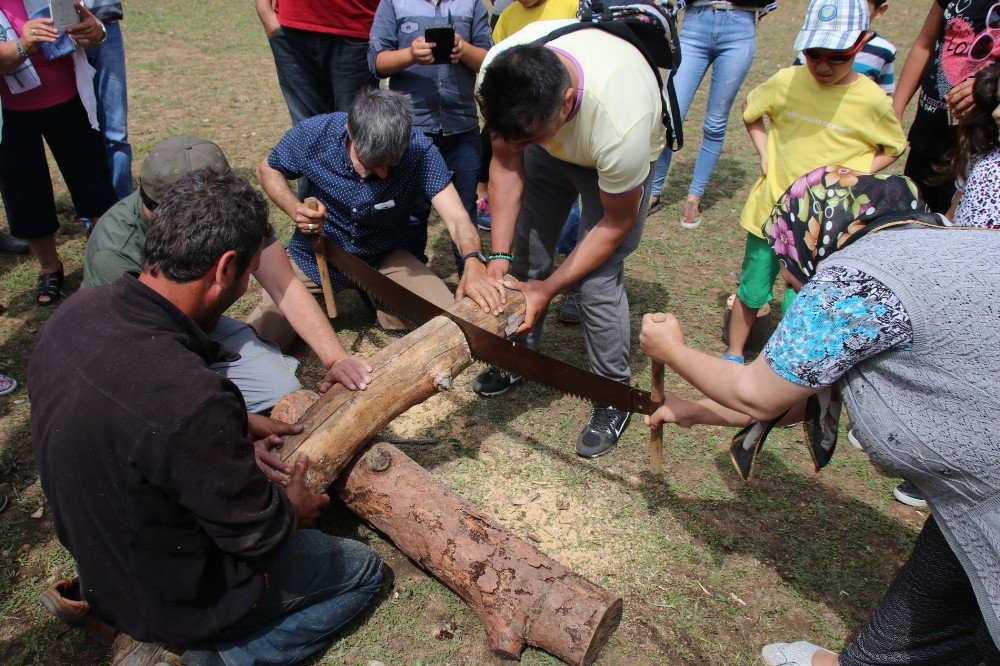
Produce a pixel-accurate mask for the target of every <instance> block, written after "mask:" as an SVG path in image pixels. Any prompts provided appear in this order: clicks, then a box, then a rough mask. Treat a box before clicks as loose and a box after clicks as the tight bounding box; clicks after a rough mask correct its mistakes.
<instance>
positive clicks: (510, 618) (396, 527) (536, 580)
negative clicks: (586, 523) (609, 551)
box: [334, 443, 622, 664]
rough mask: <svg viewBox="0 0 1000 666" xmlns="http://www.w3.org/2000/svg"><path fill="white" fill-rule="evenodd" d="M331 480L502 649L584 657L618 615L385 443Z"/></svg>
mask: <svg viewBox="0 0 1000 666" xmlns="http://www.w3.org/2000/svg"><path fill="white" fill-rule="evenodd" d="M334 488H335V490H336V492H337V494H338V495H339V496H340V498H341V499H342V500H343V501H344V503H345V504H346V505H347V507H348V508H350V509H351V510H352V511H354V512H355V513H357V514H358V515H359V516H361V517H362V518H364V520H365V521H366V522H367V523H368V524H369V525H371V526H372V527H374V528H376V529H377V530H379V531H380V532H382V533H383V534H385V535H386V536H388V537H389V538H390V539H391V540H392V542H393V543H394V544H395V545H396V547H397V548H399V549H400V550H401V551H403V552H404V553H406V555H407V556H409V557H410V559H412V560H414V561H416V562H417V563H419V564H420V566H421V567H423V568H424V569H425V570H427V571H429V572H430V573H432V574H434V575H435V576H436V577H437V578H438V579H440V580H441V581H442V582H443V583H444V584H445V585H447V586H448V587H449V588H450V589H452V590H453V591H454V592H455V593H456V594H458V595H459V596H460V597H462V599H464V600H465V602H466V603H468V604H469V606H471V607H472V609H473V611H475V613H476V614H477V615H478V616H479V618H480V619H481V620H482V622H483V625H485V627H486V634H487V638H488V641H489V646H490V648H491V649H492V650H495V651H496V652H498V653H500V654H501V655H503V656H506V657H512V658H517V657H518V656H519V655H520V654H521V652H522V650H523V649H524V647H525V645H526V644H527V645H533V646H535V647H537V648H540V649H542V650H545V651H546V652H548V653H549V654H551V655H553V656H555V657H558V658H559V659H562V660H563V661H565V662H566V663H568V664H590V663H591V662H593V661H594V659H596V657H597V655H598V653H599V652H600V651H601V648H603V647H604V645H605V644H606V643H607V642H608V639H609V638H610V637H611V634H612V633H614V631H615V629H617V628H618V624H619V622H621V617H622V599H621V597H619V596H617V595H614V594H612V593H611V592H609V591H607V590H605V589H604V588H602V587H600V586H599V585H597V584H595V583H592V582H591V581H589V580H587V579H586V578H584V577H583V576H580V575H579V574H576V573H574V572H573V571H571V570H569V569H568V568H566V567H565V566H563V565H562V564H559V563H558V562H556V561H555V560H553V559H552V558H550V557H548V556H546V555H544V554H543V553H542V552H540V551H539V550H538V549H537V548H535V547H534V546H532V545H531V544H529V543H527V542H526V541H523V540H521V539H519V538H518V537H517V536H515V535H514V534H513V533H512V532H510V531H509V530H508V529H506V528H505V527H503V526H501V525H499V524H497V523H496V522H495V521H494V520H493V519H492V518H490V517H489V516H487V515H486V514H484V513H483V512H481V511H479V510H477V509H476V508H475V507H473V506H472V505H471V504H470V503H469V502H468V501H467V500H466V499H464V498H462V497H461V496H459V495H457V494H455V493H453V492H452V491H450V490H448V489H447V488H445V487H444V486H443V485H442V484H441V483H439V482H438V481H436V480H435V479H434V478H433V477H431V475H430V474H429V473H428V472H427V471H426V470H424V469H423V468H422V467H420V466H419V465H418V464H417V463H416V462H414V461H413V460H411V459H410V458H409V457H407V456H406V455H405V454H404V453H403V452H402V451H400V450H399V449H397V448H395V447H394V446H392V445H390V444H385V443H377V444H374V445H372V446H371V448H369V449H368V450H367V451H366V452H365V453H364V454H363V455H361V456H359V457H358V458H357V459H356V460H355V461H354V462H353V463H352V464H351V465H350V466H349V467H348V468H347V469H346V470H345V474H343V475H341V477H340V478H339V479H338V480H337V482H336V483H335V484H334Z"/></svg>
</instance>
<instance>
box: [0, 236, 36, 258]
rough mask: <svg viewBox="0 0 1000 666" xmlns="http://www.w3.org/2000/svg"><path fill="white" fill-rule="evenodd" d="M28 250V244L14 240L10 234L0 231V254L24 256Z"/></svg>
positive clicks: (18, 239) (17, 239)
mask: <svg viewBox="0 0 1000 666" xmlns="http://www.w3.org/2000/svg"><path fill="white" fill-rule="evenodd" d="M29 249H31V248H29V247H28V244H27V243H25V242H24V241H23V240H21V239H20V238H14V237H13V236H11V235H10V234H5V233H4V232H2V231H0V252H6V253H8V254H25V253H26V252H27V251H28V250H29Z"/></svg>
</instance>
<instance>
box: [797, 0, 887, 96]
mask: <svg viewBox="0 0 1000 666" xmlns="http://www.w3.org/2000/svg"><path fill="white" fill-rule="evenodd" d="M867 3H868V15H869V17H870V19H871V20H870V23H871V25H874V23H875V19H878V18H882V16H884V15H885V13H886V11H888V9H889V3H888V1H887V0H867ZM805 58H806V57H805V54H803V53H799V55H798V56H797V57H796V58H795V62H794V63H792V64H795V65H804V64H805V63H806V59H805ZM854 69H855V71H857V72H858V74H861V75H863V76H867V77H868V78H869V79H871V80H872V81H874V82H875V83H877V84H878V85H879V87H880V88H881V89H882V90H884V91H885V93H886V94H887V95H891V94H892V93H893V92H894V91H895V90H896V47H895V45H893V43H892V42H890V41H889V40H888V39H886V38H885V37H883V36H882V35H880V34H879V33H877V32H875V30H872V31H871V37H870V38H869V39H868V40H867V41H866V42H865V44H864V46H862V47H861V50H860V51H859V52H858V54H857V56H855V58H854Z"/></svg>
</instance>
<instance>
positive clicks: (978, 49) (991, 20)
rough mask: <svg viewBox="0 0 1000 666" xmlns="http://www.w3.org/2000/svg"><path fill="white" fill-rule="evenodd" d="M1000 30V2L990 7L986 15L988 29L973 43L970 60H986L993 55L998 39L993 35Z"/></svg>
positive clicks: (969, 54) (970, 48)
mask: <svg viewBox="0 0 1000 666" xmlns="http://www.w3.org/2000/svg"><path fill="white" fill-rule="evenodd" d="M998 30H1000V2H998V3H996V4H995V5H993V6H992V7H990V11H989V12H988V13H987V14H986V29H985V30H983V32H982V33H980V35H979V36H978V37H976V39H975V40H974V41H973V42H972V46H970V47H969V51H968V58H969V60H985V59H986V58H988V57H990V56H991V55H992V54H993V48H994V47H995V46H996V39H995V38H994V37H993V34H994V33H996V32H997V31H998Z"/></svg>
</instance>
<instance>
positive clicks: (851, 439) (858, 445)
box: [847, 428, 865, 451]
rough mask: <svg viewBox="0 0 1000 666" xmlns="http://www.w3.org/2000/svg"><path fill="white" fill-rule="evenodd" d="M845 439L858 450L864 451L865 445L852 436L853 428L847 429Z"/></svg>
mask: <svg viewBox="0 0 1000 666" xmlns="http://www.w3.org/2000/svg"><path fill="white" fill-rule="evenodd" d="M847 441H848V442H850V443H851V446H853V447H854V448H856V449H857V450H858V451H864V450H865V447H864V446H862V445H861V441H860V440H859V439H858V438H857V437H855V436H854V428H851V429H850V430H848V431H847Z"/></svg>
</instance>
